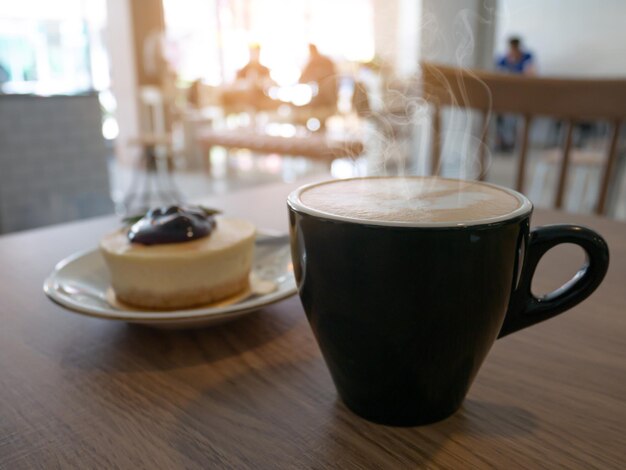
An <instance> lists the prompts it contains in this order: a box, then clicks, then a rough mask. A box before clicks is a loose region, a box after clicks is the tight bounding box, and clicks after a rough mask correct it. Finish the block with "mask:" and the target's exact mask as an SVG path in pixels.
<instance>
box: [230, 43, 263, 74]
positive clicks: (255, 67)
mask: <svg viewBox="0 0 626 470" xmlns="http://www.w3.org/2000/svg"><path fill="white" fill-rule="evenodd" d="M260 58H261V46H259V45H254V46H250V59H249V60H248V63H247V64H246V65H244V66H243V67H242V68H241V69H240V70H238V71H237V80H248V81H251V82H263V81H266V80H269V79H270V69H268V68H267V67H265V66H264V65H263V64H261V62H260Z"/></svg>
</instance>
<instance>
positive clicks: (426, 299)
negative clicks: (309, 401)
mask: <svg viewBox="0 0 626 470" xmlns="http://www.w3.org/2000/svg"><path fill="white" fill-rule="evenodd" d="M287 202H288V208H289V220H290V235H291V250H292V258H293V263H294V270H295V275H296V280H297V283H298V290H299V295H300V298H301V301H302V304H303V306H304V310H305V312H306V315H307V318H308V320H309V323H310V325H311V328H312V330H313V333H314V334H315V337H316V339H317V342H318V344H319V346H320V349H321V351H322V354H323V356H324V359H325V361H326V364H327V365H328V368H329V370H330V373H331V376H332V378H333V381H334V383H335V386H336V388H337V390H338V393H339V395H340V396H341V398H342V400H343V401H344V403H345V404H346V405H347V406H348V407H349V408H350V409H351V410H353V411H354V412H355V413H357V414H359V415H360V416H362V417H364V418H366V419H369V420H371V421H375V422H379V423H384V424H391V425H405V426H406V425H419V424H426V423H430V422H434V421H438V420H440V419H443V418H445V417H447V416H449V415H451V414H452V413H454V412H455V411H456V410H457V409H458V408H459V406H460V405H461V403H462V401H463V399H464V397H465V395H466V393H467V391H468V389H469V387H470V385H471V383H472V381H473V379H474V377H475V376H476V374H477V373H478V370H479V368H480V366H481V364H482V362H483V360H484V358H485V357H486V355H487V353H488V352H489V349H490V348H491V346H492V344H493V342H494V341H495V340H496V339H497V338H499V337H502V336H505V335H507V334H510V333H513V332H515V331H517V330H520V329H522V328H525V327H527V326H530V325H533V324H535V323H538V322H540V321H543V320H546V319H548V318H551V317H553V316H555V315H557V314H559V313H561V312H563V311H565V310H567V309H569V308H571V307H573V306H574V305H576V304H578V303H579V302H581V301H582V300H584V299H585V298H587V297H588V296H589V295H590V294H591V293H592V292H593V291H594V290H595V289H596V287H597V286H598V285H599V284H600V282H601V281H602V279H603V278H604V275H605V273H606V270H607V268H608V262H609V253H608V247H607V245H606V242H605V241H604V239H603V238H602V237H601V236H600V235H598V234H597V233H596V232H594V231H592V230H590V229H587V228H585V227H580V226H575V225H553V226H547V227H539V228H536V229H533V230H532V231H531V230H530V217H531V213H532V204H531V203H530V201H529V200H528V199H527V198H526V197H525V196H523V195H522V194H520V193H518V192H515V191H512V190H510V189H506V188H502V187H499V186H495V185H492V184H487V183H482V182H475V181H463V180H454V179H446V178H438V177H370V178H353V179H347V180H332V181H326V182H322V183H317V184H312V185H308V186H304V187H302V188H300V189H298V190H296V191H294V192H293V193H292V194H291V195H290V196H289V198H288V201H287ZM561 243H574V244H576V245H579V246H580V247H582V248H583V250H584V251H585V252H586V254H587V263H586V264H585V265H584V266H583V267H581V270H580V271H579V272H578V273H577V274H576V275H575V276H574V278H573V279H572V280H571V281H569V282H568V283H566V284H565V285H564V286H563V287H562V288H560V289H557V290H556V291H554V292H552V293H550V294H548V295H546V296H544V297H541V298H538V297H535V296H534V295H533V294H532V292H531V282H532V277H533V274H534V272H535V269H536V267H537V264H538V262H539V260H540V259H541V257H542V256H543V254H545V253H546V252H547V251H548V250H549V249H550V248H552V247H554V246H555V245H558V244H561Z"/></svg>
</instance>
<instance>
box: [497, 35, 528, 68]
mask: <svg viewBox="0 0 626 470" xmlns="http://www.w3.org/2000/svg"><path fill="white" fill-rule="evenodd" d="M496 67H497V69H498V70H499V71H501V72H506V73H516V74H523V75H534V74H535V61H534V58H533V55H532V54H531V53H530V52H528V51H525V50H524V49H522V41H521V39H520V38H518V37H512V38H510V39H509V50H508V51H507V53H506V54H504V55H503V56H502V57H500V58H499V59H498V60H497V61H496Z"/></svg>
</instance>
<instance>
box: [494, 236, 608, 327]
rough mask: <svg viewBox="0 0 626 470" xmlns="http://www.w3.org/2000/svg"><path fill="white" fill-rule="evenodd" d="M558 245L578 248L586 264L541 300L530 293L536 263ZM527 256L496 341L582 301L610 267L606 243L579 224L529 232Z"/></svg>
mask: <svg viewBox="0 0 626 470" xmlns="http://www.w3.org/2000/svg"><path fill="white" fill-rule="evenodd" d="M561 243H573V244H574V245H578V246H580V247H581V248H582V249H583V250H584V251H585V254H586V258H587V259H586V261H585V263H584V264H583V266H582V267H581V268H580V269H579V271H578V272H577V273H576V274H575V275H574V277H572V278H571V279H570V280H569V281H567V282H566V283H565V284H564V285H563V286H561V287H559V288H558V289H556V290H554V291H552V292H550V293H549V294H546V295H545V296H542V297H535V296H534V295H533V293H532V292H531V284H532V279H533V276H534V274H535V270H536V269H537V264H538V263H539V260H540V259H541V258H542V256H543V255H544V254H545V253H546V252H547V251H548V250H550V249H551V248H553V247H555V246H556V245H560V244H561ZM526 249H527V254H526V256H525V257H524V256H522V257H521V258H525V259H524V264H523V266H522V272H521V275H520V278H519V282H518V286H517V288H516V289H515V291H514V292H513V294H512V296H511V301H510V303H509V309H508V311H507V313H506V316H505V318H504V323H503V324H502V328H501V329H500V333H499V335H498V338H502V337H503V336H506V335H508V334H510V333H514V332H516V331H518V330H521V329H523V328H526V327H528V326H531V325H534V324H535V323H539V322H542V321H544V320H547V319H548V318H552V317H554V316H556V315H558V314H559V313H562V312H564V311H565V310H568V309H570V308H572V307H573V306H575V305H577V304H578V303H580V302H582V301H583V300H585V299H586V298H587V297H589V296H590V295H591V293H592V292H593V291H594V290H596V288H597V287H598V286H599V285H600V283H601V282H602V279H604V275H605V274H606V271H607V269H608V267H609V248H608V246H607V244H606V241H604V239H603V238H602V237H601V236H600V235H598V234H597V233H596V232H594V231H593V230H591V229H588V228H586V227H581V226H578V225H546V226H544V227H538V228H536V229H534V230H532V231H531V232H530V237H529V241H528V244H527V248H526Z"/></svg>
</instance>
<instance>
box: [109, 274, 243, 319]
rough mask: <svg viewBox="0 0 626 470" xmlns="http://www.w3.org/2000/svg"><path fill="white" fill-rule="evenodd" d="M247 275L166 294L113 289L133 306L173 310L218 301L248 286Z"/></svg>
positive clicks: (119, 297) (121, 299) (120, 299)
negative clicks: (207, 285) (204, 286)
mask: <svg viewBox="0 0 626 470" xmlns="http://www.w3.org/2000/svg"><path fill="white" fill-rule="evenodd" d="M248 277H249V276H248V274H247V273H246V275H245V276H244V277H241V278H239V279H236V280H233V281H229V282H227V283H224V284H221V285H218V286H214V287H211V288H208V289H187V290H181V291H177V292H174V293H168V294H163V293H160V292H152V291H144V290H137V289H119V288H117V289H116V288H115V286H113V290H114V292H115V296H116V297H117V299H118V300H119V301H120V302H124V303H126V304H128V305H131V306H133V307H141V308H150V309H153V310H175V309H178V308H190V307H195V306H198V305H203V304H209V303H212V302H218V301H220V300H222V299H225V298H227V297H230V296H232V295H234V294H237V293H238V292H241V291H243V290H244V289H246V288H248V286H249V279H248Z"/></svg>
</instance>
